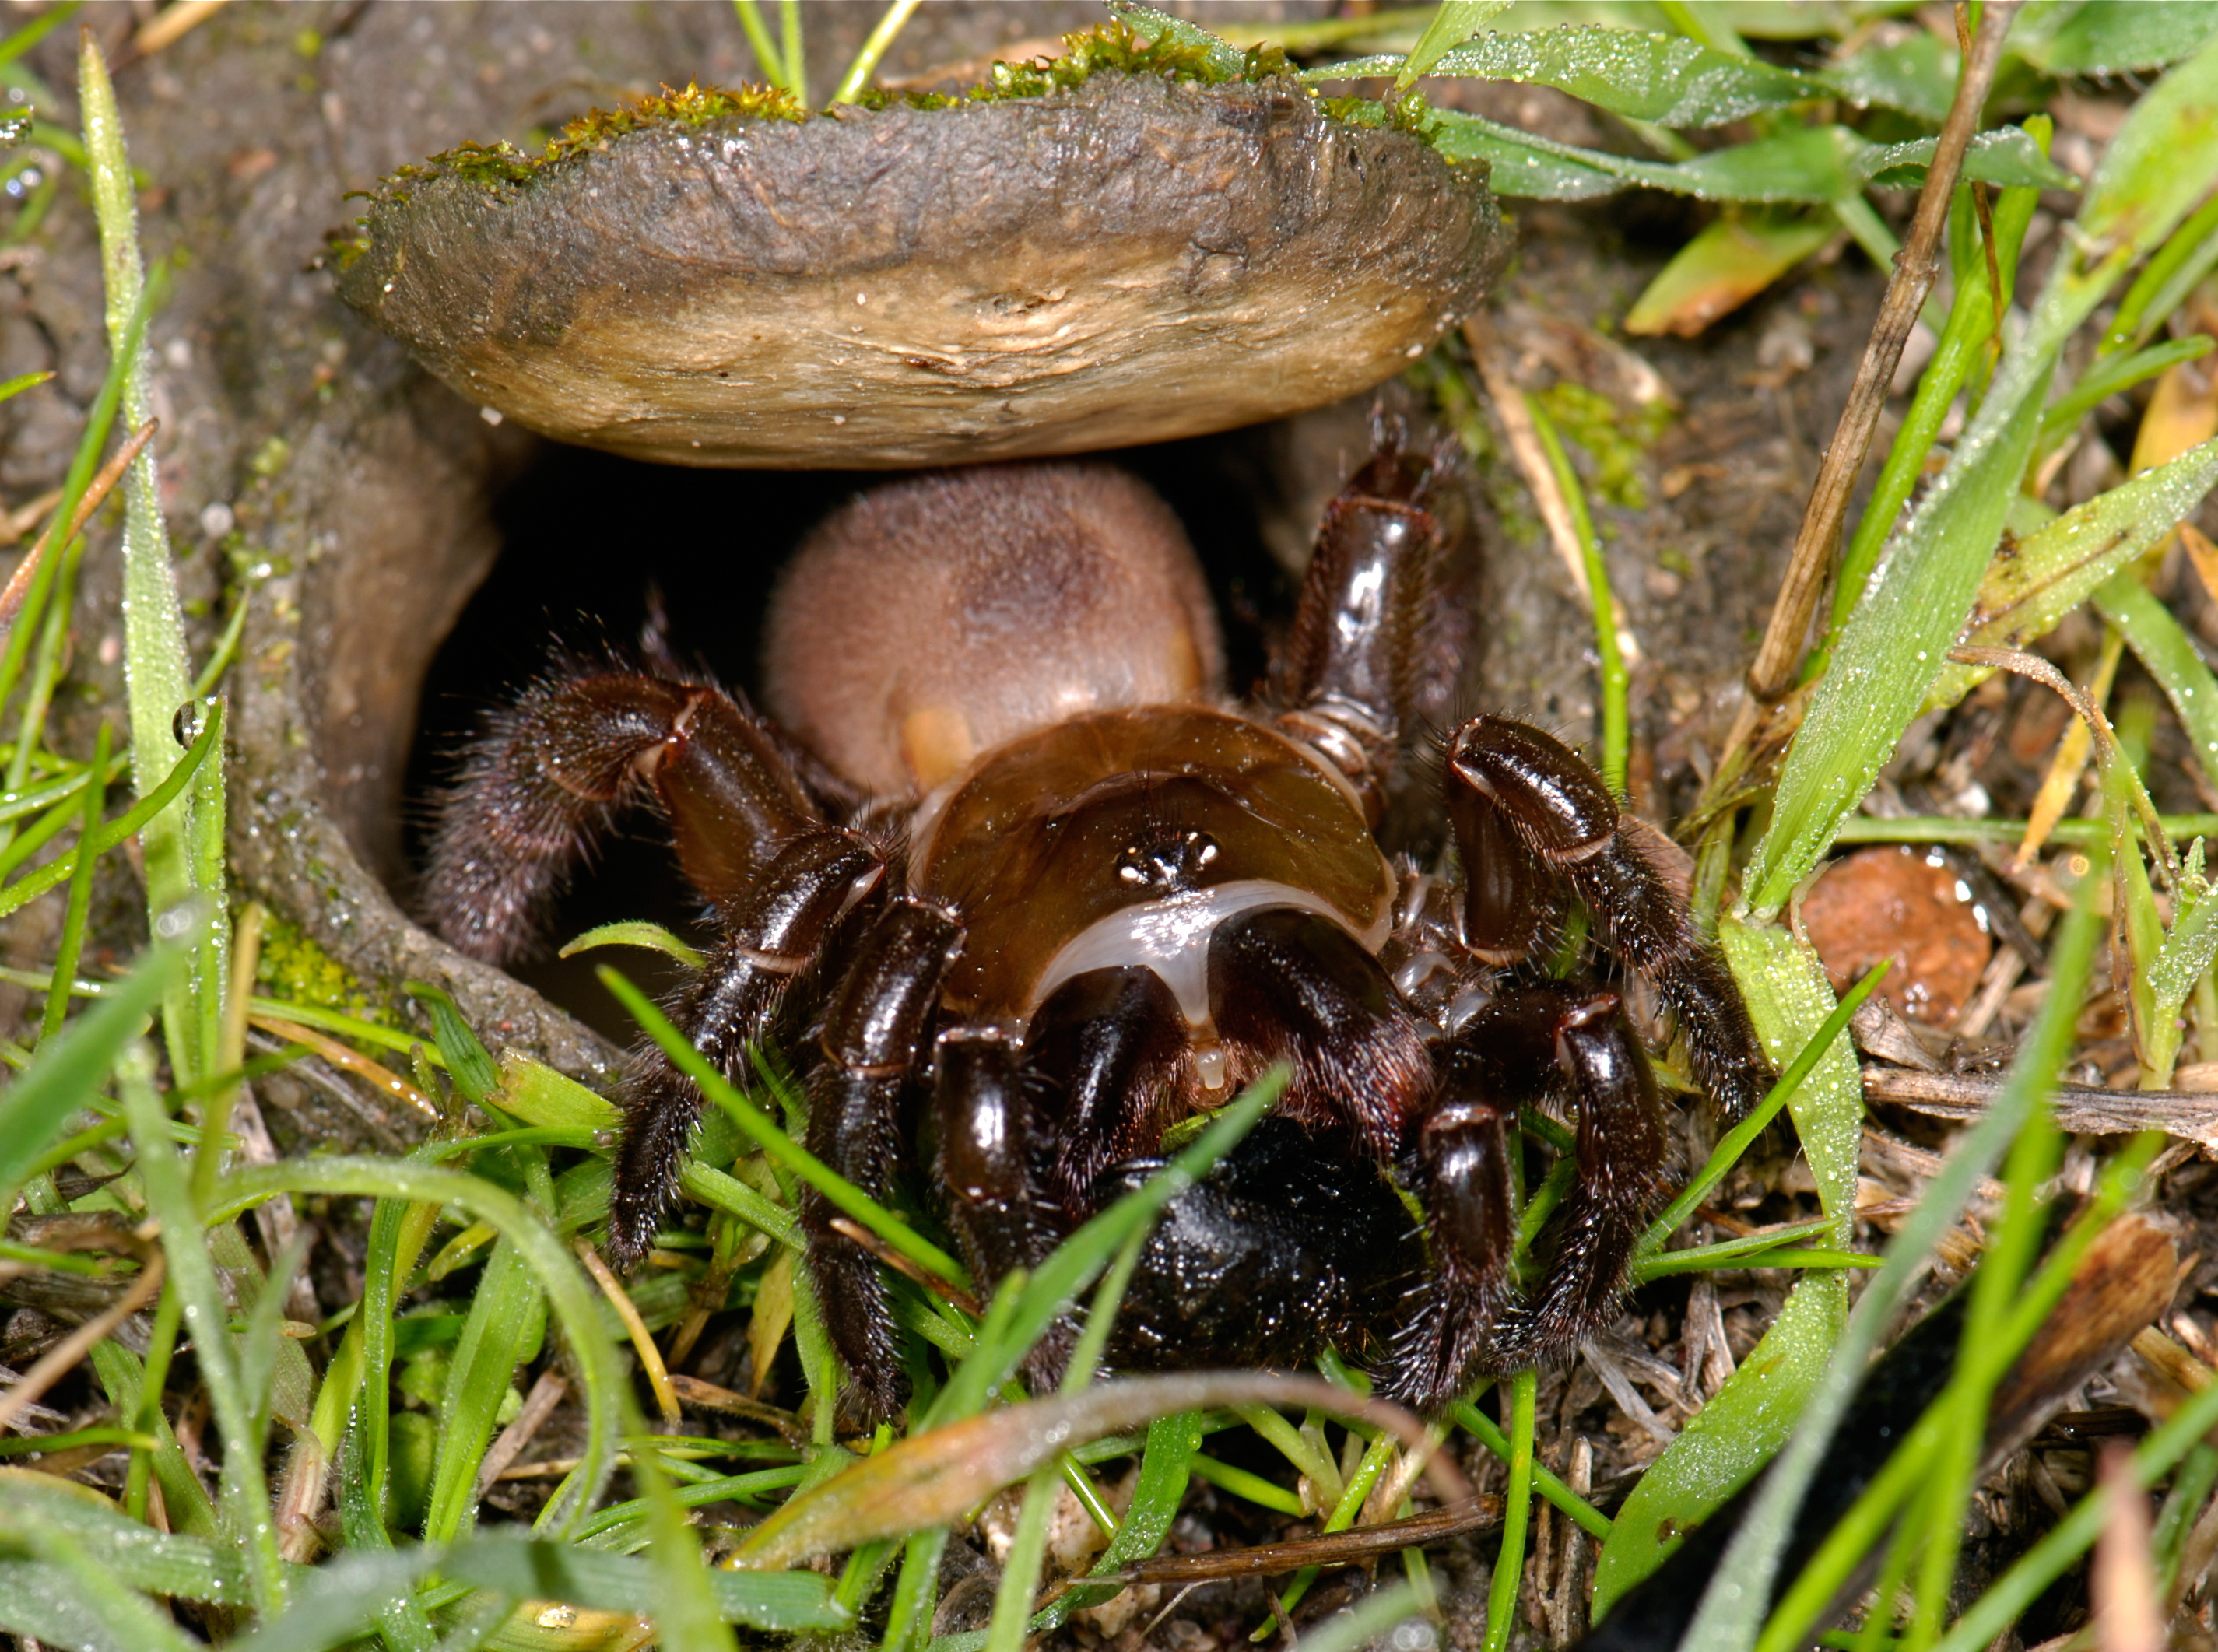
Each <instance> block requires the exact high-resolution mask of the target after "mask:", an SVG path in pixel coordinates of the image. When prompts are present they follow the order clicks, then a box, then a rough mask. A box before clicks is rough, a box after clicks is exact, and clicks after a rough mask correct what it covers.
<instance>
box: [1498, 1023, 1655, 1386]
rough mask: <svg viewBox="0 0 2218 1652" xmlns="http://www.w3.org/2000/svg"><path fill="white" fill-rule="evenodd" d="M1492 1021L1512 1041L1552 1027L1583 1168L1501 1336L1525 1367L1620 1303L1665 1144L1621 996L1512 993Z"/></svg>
mask: <svg viewBox="0 0 2218 1652" xmlns="http://www.w3.org/2000/svg"><path fill="white" fill-rule="evenodd" d="M1490 1007H1491V1006H1490ZM1483 1014H1484V1012H1483ZM1494 1023H1495V1024H1494V1026H1493V1027H1492V1028H1491V1029H1490V1030H1491V1031H1493V1032H1494V1033H1495V1034H1496V1035H1497V1036H1502V1035H1507V1036H1502V1038H1501V1042H1502V1045H1503V1046H1506V1047H1509V1048H1515V1046H1516V1045H1517V1044H1519V1043H1526V1044H1527V1045H1529V1044H1530V1043H1533V1042H1536V1041H1537V1038H1538V1036H1540V1035H1544V1034H1551V1033H1552V1043H1553V1044H1554V1047H1555V1048H1554V1052H1553V1056H1554V1060H1553V1062H1552V1065H1553V1067H1555V1069H1556V1070H1557V1071H1558V1072H1560V1073H1562V1074H1563V1075H1564V1077H1565V1078H1566V1079H1568V1080H1570V1083H1571V1093H1572V1095H1573V1097H1574V1098H1576V1099H1577V1103H1578V1112H1579V1125H1578V1136H1577V1145H1576V1147H1575V1148H1574V1149H1573V1160H1574V1163H1575V1165H1576V1166H1577V1173H1576V1174H1575V1175H1574V1176H1573V1178H1572V1180H1571V1189H1570V1191H1568V1192H1567V1193H1566V1194H1565V1195H1564V1202H1563V1204H1562V1205H1561V1207H1560V1208H1559V1209H1558V1211H1557V1213H1556V1215H1555V1216H1554V1217H1553V1219H1552V1221H1551V1222H1550V1223H1549V1228H1548V1231H1549V1233H1550V1234H1551V1235H1552V1238H1553V1241H1554V1253H1553V1254H1552V1257H1551V1258H1550V1259H1549V1262H1548V1266H1547V1271H1546V1273H1545V1274H1544V1275H1542V1277H1541V1279H1540V1284H1539V1286H1538V1287H1537V1288H1536V1289H1535V1290H1533V1295H1532V1296H1531V1298H1530V1299H1529V1300H1528V1301H1527V1302H1526V1303H1525V1304H1523V1305H1522V1306H1521V1307H1520V1308H1517V1309H1514V1310H1513V1311H1512V1312H1511V1313H1510V1314H1509V1315H1508V1316H1507V1317H1506V1318H1505V1319H1504V1321H1503V1322H1502V1327H1501V1328H1500V1330H1499V1331H1498V1333H1497V1338H1498V1340H1499V1341H1500V1342H1501V1344H1502V1347H1503V1349H1504V1350H1505V1352H1507V1353H1508V1354H1509V1356H1510V1358H1509V1361H1508V1362H1507V1363H1509V1364H1516V1365H1524V1364H1532V1363H1533V1362H1535V1361H1538V1360H1541V1359H1546V1358H1549V1357H1550V1356H1551V1355H1553V1354H1557V1353H1560V1352H1564V1350H1566V1349H1568V1348H1570V1347H1571V1346H1574V1345H1575V1344H1577V1341H1578V1340H1579V1339H1580V1338H1581V1337H1583V1336H1584V1335H1585V1334H1586V1333H1588V1332H1589V1331H1591V1330H1593V1329H1594V1328H1595V1327H1596V1326H1598V1325H1600V1324H1602V1323H1603V1322H1604V1321H1606V1320H1608V1318H1609V1317H1610V1315H1612V1314H1614V1312H1615V1311H1616V1309H1617V1304H1618V1301H1619V1298H1620V1296H1622V1295H1623V1293H1624V1290H1625V1276H1626V1268H1627V1266H1628V1265H1630V1264H1631V1262H1632V1260H1633V1249H1634V1247H1636V1246H1638V1245H1639V1242H1640V1236H1641V1234H1643V1233H1644V1232H1645V1230H1646V1228H1647V1226H1648V1224H1649V1222H1651V1221H1652V1220H1653V1219H1654V1217H1655V1215H1656V1212H1657V1210H1658V1209H1660V1208H1661V1207H1662V1205H1663V1198H1664V1194H1665V1191H1666V1183H1665V1177H1664V1162H1665V1158H1666V1155H1667V1154H1668V1152H1669V1143H1668V1137H1667V1135H1666V1131H1665V1128H1664V1123H1663V1103H1662V1101H1661V1099H1660V1098H1658V1096H1657V1092H1656V1079H1655V1075H1654V1074H1653V1073H1651V1072H1650V1071H1649V1067H1648V1058H1647V1056H1646V1055H1644V1054H1643V1053H1642V1052H1641V1049H1640V1041H1639V1039H1638V1038H1636V1037H1635V1036H1633V1026H1632V1024H1631V1023H1630V1022H1629V1021H1628V1020H1627V1019H1626V1014H1625V1009H1624V1005H1622V1004H1621V1003H1620V1001H1619V999H1618V996H1617V994H1616V993H1611V992H1606V991H1589V990H1584V989H1581V988H1578V987H1571V986H1564V985H1558V986H1552V987H1549V988H1546V989H1540V990H1537V991H1534V992H1532V993H1529V994H1518V995H1515V996H1514V997H1513V998H1512V999H1511V1000H1510V1001H1509V1003H1508V1004H1506V1005H1503V1007H1502V1012H1501V1014H1500V1015H1499V1016H1498V1017H1496V1018H1494ZM1521 1053H1525V1054H1530V1053H1533V1052H1530V1051H1529V1050H1528V1051H1526V1052H1521Z"/></svg>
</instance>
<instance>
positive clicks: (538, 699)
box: [424, 671, 823, 963]
mask: <svg viewBox="0 0 2218 1652" xmlns="http://www.w3.org/2000/svg"><path fill="white" fill-rule="evenodd" d="M647 785H651V786H652V787H653V789H654V792H655V794H656V795H658V797H659V798H660V801H661V804H662V807H663V812H664V813H665V814H666V815H667V816H668V817H669V819H670V823H671V828H672V833H673V835H674V837H675V838H676V840H677V845H678V859H679V862H680V864H681V865H682V867H683V869H684V870H685V876H686V878H687V879H688V881H689V882H691V883H692V885H693V887H694V888H697V889H698V890H700V891H701V893H702V894H704V895H706V896H708V897H709V899H710V900H716V901H720V902H722V901H730V900H737V899H739V898H740V897H741V896H742V895H743V894H745V892H746V891H747V889H748V888H750V887H751V886H752V885H753V882H755V880H756V879H757V878H758V877H759V875H761V873H762V870H763V868H764V867H765V865H766V864H767V863H768V862H769V860H770V858H771V856H772V855H773V854H774V853H775V852H776V851H777V850H778V848H779V847H780V846H781V845H784V844H786V843H788V842H790V841H791V840H792V839H793V838H796V837H797V836H799V835H800V834H801V833H802V832H806V831H808V830H809V829H810V828H812V827H816V826H821V825H822V824H823V822H822V820H821V819H820V818H819V816H818V814H817V811H816V808H815V805H814V804H813V803H811V802H810V801H809V797H808V795H806V793H805V792H803V790H802V787H801V784H800V782H799V781H798V780H796V778H795V777H794V774H793V770H792V769H791V768H790V765H788V764H787V763H786V762H785V761H784V758H782V757H781V756H780V755H779V753H778V749H777V747H776V746H775V745H774V744H773V742H772V741H771V738H770V736H769V734H768V733H766V732H765V730H764V729H763V728H762V727H761V726H760V725H759V724H758V723H757V722H756V721H754V719H753V718H752V717H750V716H748V715H747V713H746V712H745V711H743V710H741V709H740V707H739V706H738V705H736V704H734V702H733V701H732V699H731V698H730V696H728V695H726V694H724V693H722V691H720V690H716V689H712V688H705V687H702V686H699V685H697V684H680V683H669V682H665V681H664V680H662V679H661V678H656V677H650V676H647V675H646V674H644V673H642V672H638V671H586V672H578V673H573V674H571V675H569V676H566V677H556V678H547V679H545V680H542V681H541V682H538V683H536V684H533V685H532V686H531V688H530V690H528V691H527V692H526V693H525V694H524V696H523V697H522V698H521V699H520V700H518V701H517V702H516V704H515V705H514V706H512V707H511V708H508V709H507V710H505V711H502V712H499V713H497V714H495V715H493V717H492V718H491V719H490V720H489V721H488V722H487V724H486V729H485V732H484V733H483V734H481V735H480V737H479V738H478V739H476V740H475V741H474V742H473V743H472V744H471V746H470V747H469V749H468V752H465V754H464V757H463V761H462V776H461V778H460V781H459V783H457V785H456V786H455V789H453V790H452V791H450V792H449V794H448V795H447V799H446V801H445V802H444V804H443V807H442V808H441V810H440V814H439V820H438V824H437V828H436V830H435V831H434V832H433V835H432V840H431V873H430V876H429V878H428V880H427V882H426V885H425V889H424V905H425V906H426V908H427V910H429V911H431V913H434V914H435V915H436V918H437V922H438V925H439V928H440V931H441V933H443V935H444V936H445V937H447V939H448V941H449V943H450V944H452V945H454V946H455V948H456V949H458V950H461V951H463V952H466V953H468V954H469V955H470V956H472V957H474V958H480V959H483V960H484V961H485V962H487V963H505V962H508V961H510V960H511V959H512V958H514V957H516V956H517V955H518V954H519V953H521V952H523V951H524V950H525V949H526V948H527V947H528V946H530V944H531V943H532V942H533V941H535V940H536V938H537V937H538V935H539V931H540V929H541V927H542V925H543V924H544V922H545V920H546V918H547V915H548V909H549V908H550V907H551V906H553V904H554V898H555V896H556V895H558V894H560V893H561V889H562V888H563V886H564V885H565V884H566V883H567V882H568V880H569V877H570V875H571V874H572V873H573V871H574V870H575V869H577V867H578V866H579V863H581V862H582V861H584V860H585V857H587V856H589V855H590V854H591V853H592V850H593V847H594V845H595V844H596V843H597V842H598V839H599V838H601V836H602V835H603V834H604V833H605V832H606V831H607V830H608V828H609V826H610V825H611V824H612V823H613V822H614V820H615V818H616V814H617V812H618V810H619V808H620V807H622V806H623V805H624V804H626V803H628V802H631V801H635V800H636V799H638V798H639V796H640V795H641V791H642V789H643V787H644V786H647Z"/></svg>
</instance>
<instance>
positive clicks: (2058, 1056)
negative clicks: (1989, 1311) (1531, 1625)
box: [1682, 876, 2103, 1652]
mask: <svg viewBox="0 0 2218 1652" xmlns="http://www.w3.org/2000/svg"><path fill="white" fill-rule="evenodd" d="M2102 882H2103V880H2102V879H2101V878H2100V877H2099V876H2091V877H2090V878H2089V879H2088V880H2087V888H2089V889H2090V890H2091V889H2093V888H2097V887H2098V886H2099V885H2100V884H2101V883H2102ZM2100 928H2101V925H2100V922H2099V920H2098V919H2097V918H2096V916H2095V914H2094V913H2093V911H2092V909H2091V907H2090V906H2087V905H2085V904H2083V905H2081V906H2079V907H2078V908H2076V909H2074V911H2073V912H2072V914H2071V916H2070V917H2069V918H2067V919H2066V920H2065V923H2064V925H2063V929H2062V931H2061V933H2060V937H2059V938H2058V940H2057V943H2056V946H2055V948H2054V952H2053V953H2052V955H2051V961H2050V981H2051V982H2052V983H2053V984H2052V986H2051V987H2050V991H2049V996H2048V1001H2047V1003H2046V1004H2045V1005H2043V1007H2042V1010H2041V1016H2040V1018H2038V1019H2037V1020H2036V1021H2035V1025H2034V1030H2033V1033H2032V1035H2031V1036H2030V1037H2029V1038H2028V1040H2027V1041H2026V1043H2025V1044H2024V1046H2023V1048H2022V1049H2021V1050H2020V1052H2019V1055H2018V1059H2017V1063H2016V1064H2015V1065H2014V1066H2013V1067H2012V1068H2011V1072H2010V1081H2009V1082H2008V1083H2007V1084H2006V1085H2005V1086H2004V1089H2003V1092H2002V1093H2001V1094H2000V1095H1999V1096H1998V1097H1997V1098H1996V1099H1995V1102H1994V1104H1992V1106H1991V1107H1990V1108H1989V1109H1988V1111H1987V1112H1986V1116H1985V1117H1982V1118H1981V1119H1980V1120H1979V1123H1976V1124H1974V1125H1973V1127H1972V1128H1971V1129H1969V1130H1967V1131H1966V1132H1965V1133H1964V1135H1962V1136H1961V1138H1960V1139H1959V1141H1958V1142H1957V1145H1956V1148H1955V1150H1954V1151H1953V1152H1952V1153H1951V1154H1949V1156H1948V1160H1947V1161H1946V1162H1945V1163H1944V1164H1943V1165H1942V1167H1941V1170H1940V1172H1939V1173H1938V1174H1937V1175H1936V1176H1935V1177H1934V1178H1933V1179H1931V1181H1930V1183H1929V1185H1928V1187H1927V1191H1926V1194H1925V1197H1924V1198H1923V1199H1922V1200H1920V1201H1919V1203H1918V1208H1917V1209H1916V1210H1913V1211H1911V1214H1910V1216H1909V1218H1908V1219H1907V1220H1906V1221H1905V1222H1904V1223H1903V1225H1902V1227H1901V1228H1900V1229H1899V1231H1898V1233H1897V1234H1896V1237H1895V1241H1894V1242H1893V1244H1892V1245H1891V1246H1889V1247H1888V1248H1887V1263H1886V1265H1885V1266H1883V1267H1882V1268H1881V1269H1880V1271H1879V1272H1878V1273H1877V1274H1876V1275H1874V1277H1873V1278H1872V1281H1871V1283H1870V1284H1869V1285H1868V1287H1867V1288H1866V1290H1865V1291H1864V1294H1863V1296H1862V1300H1861V1301H1860V1302H1857V1304H1856V1309H1855V1311H1854V1312H1853V1313H1852V1314H1851V1315H1849V1323H1848V1327H1847V1329H1846V1330H1845V1331H1844V1332H1843V1333H1842V1336H1841V1339H1840V1341H1839V1343H1838V1344H1837V1346H1836V1347H1835V1348H1834V1350H1833V1356H1832V1363H1831V1366H1830V1367H1829V1368H1828V1369H1827V1370H1826V1372H1825V1377H1823V1379H1822V1380H1821V1381H1820V1382H1819V1383H1818V1387H1817V1389H1816V1391H1815V1392H1814V1393H1813V1394H1812V1395H1811V1397H1810V1400H1809V1402H1808V1403H1807V1405H1806V1407H1805V1408H1804V1409H1803V1414H1802V1417H1801V1420H1800V1423H1799V1424H1798V1426H1796V1428H1795V1431H1794V1436H1793V1438H1792V1439H1789V1440H1788V1442H1787V1447H1786V1449H1785V1450H1784V1451H1781V1453H1780V1455H1779V1457H1778V1458H1777V1459H1776V1461H1775V1463H1773V1465H1772V1469H1771V1472H1770V1473H1769V1476H1766V1478H1765V1481H1764V1483H1763V1489H1762V1490H1761V1491H1760V1492H1758V1493H1757V1494H1756V1502H1755V1504H1754V1506H1753V1507H1751V1508H1750V1512H1749V1515H1748V1518H1747V1519H1745V1520H1744V1522H1743V1523H1742V1525H1741V1528H1740V1531H1738V1533H1737V1534H1736V1535H1735V1536H1734V1538H1733V1540H1732V1544H1731V1546H1730V1547H1729V1548H1728V1549H1727V1550H1726V1552H1725V1558H1724V1560H1723V1561H1722V1562H1720V1564H1719V1568H1718V1571H1717V1573H1716V1575H1715V1576H1714V1578H1713V1580H1712V1581H1711V1583H1710V1585H1709V1587H1708V1588H1707V1590H1706V1591H1705V1592H1704V1593H1703V1597H1702V1604H1701V1607H1700V1609H1699V1610H1698V1611H1697V1612H1696V1614H1695V1618H1694V1623H1693V1624H1692V1625H1691V1626H1690V1627H1689V1628H1688V1632H1687V1636H1686V1637H1685V1639H1684V1641H1683V1642H1682V1646H1683V1648H1684V1649H1685V1652H1745V1649H1748V1648H1750V1647H1752V1646H1754V1645H1756V1635H1757V1630H1758V1629H1759V1628H1760V1627H1761V1626H1762V1624H1763V1621H1764V1619H1765V1618H1766V1617H1767V1616H1768V1615H1769V1606H1770V1600H1771V1593H1772V1588H1773V1585H1774V1581H1775V1577H1776V1575H1777V1571H1778V1564H1779V1556H1780V1554H1781V1550H1783V1548H1784V1546H1785V1544H1786V1542H1787V1534H1788V1532H1789V1531H1791V1530H1792V1528H1793V1525H1794V1514H1795V1511H1796V1510H1797V1509H1799V1508H1800V1507H1801V1503H1802V1498H1803V1494H1804V1493H1805V1492H1806V1490H1807V1488H1808V1487H1809V1483H1810V1477H1811V1476H1812V1474H1814V1473H1815V1472H1816V1470H1817V1466H1818V1458H1819V1457H1821V1456H1822V1455H1823V1453H1824V1451H1825V1447H1826V1446H1827V1445H1829V1444H1830V1443H1831V1439H1832V1435H1833V1431H1834V1430H1835V1428H1836V1427H1837V1426H1839V1423H1840V1420H1841V1417H1842V1415H1843V1414H1844V1412H1845V1411H1846V1409H1847V1406H1848V1402H1849V1396H1850V1395H1851V1394H1852V1393H1853V1392H1854V1390H1855V1388H1856V1383H1857V1382H1858V1381H1859V1380H1860V1379H1861V1378H1862V1375H1863V1370H1864V1366H1865V1364H1866V1362H1867V1361H1868V1359H1869V1358H1870V1357H1871V1355H1872V1353H1873V1352H1874V1350H1875V1349H1876V1348H1877V1346H1878V1345H1879V1339H1880V1333H1881V1332H1882V1331H1883V1330H1884V1329H1885V1327H1886V1325H1887V1321H1888V1320H1889V1319H1890V1318H1891V1317H1892V1316H1893V1314H1894V1312H1895V1310H1896V1309H1898V1308H1899V1307H1900V1305H1901V1304H1902V1302H1904V1301H1905V1300H1906V1299H1907V1297H1908V1296H1909V1293H1910V1291H1911V1290H1912V1289H1913V1288H1914V1287H1915V1285H1916V1284H1917V1283H1918V1279H1919V1278H1922V1277H1923V1275H1924V1270H1925V1267H1926V1265H1927V1263H1928V1261H1929V1260H1930V1258H1931V1255H1932V1252H1933V1247H1934V1245H1935V1244H1936V1242H1937V1241H1938V1240H1939V1239H1940V1237H1941V1234H1942V1232H1943V1231H1945V1230H1946V1228H1948V1225H1949V1224H1950V1223H1952V1222H1955V1219H1956V1216H1957V1213H1958V1212H1959V1211H1961V1210H1962V1209H1963V1207H1964V1204H1965V1202H1966V1201H1967V1199H1968V1198H1969V1197H1971V1193H1972V1190H1973V1187H1974V1186H1975V1185H1977V1184H1978V1181H1979V1179H1980V1178H1981V1177H1983V1176H1985V1175H1986V1174H1987V1173H1988V1172H1990V1171H1991V1170H1992V1168H1993V1166H1995V1164H1996V1163H1997V1161H1998V1160H2000V1159H2001V1157H2002V1155H2003V1153H2004V1149H2005V1148H2007V1147H2008V1145H2009V1143H2010V1142H2011V1140H2012V1139H2014V1138H2015V1136H2016V1135H2017V1131H2018V1129H2019V1127H2020V1126H2021V1125H2022V1124H2023V1122H2024V1120H2025V1118H2026V1117H2027V1116H2028V1115H2029V1113H2030V1112H2031V1111H2032V1109H2033V1107H2034V1105H2035V1099H2036V1097H2037V1095H2038V1094H2039V1093H2040V1092H2042V1091H2045V1090H2046V1089H2047V1088H2048V1086H2050V1085H2051V1084H2053V1083H2054V1080H2055V1075H2056V1072H2057V1069H2058V1068H2059V1067H2060V1066H2061V1065H2062V1063H2063V1060H2064V1056H2065V1054H2066V1051H2067V1049H2069V1047H2070V1042H2071V1038H2072V1026H2073V1024H2074V1023H2075V1022H2076V1020H2077V1019H2078V1016H2079V993H2080V989H2081V987H2083V986H2084V985H2085V981H2086V978H2087V971H2088V968H2089V967H2090V965H2091V962H2093V957H2094V950H2095V942H2096V939H2097V935H2098V933H2099V931H2100ZM1767 1652H1769V1649H1767Z"/></svg>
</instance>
